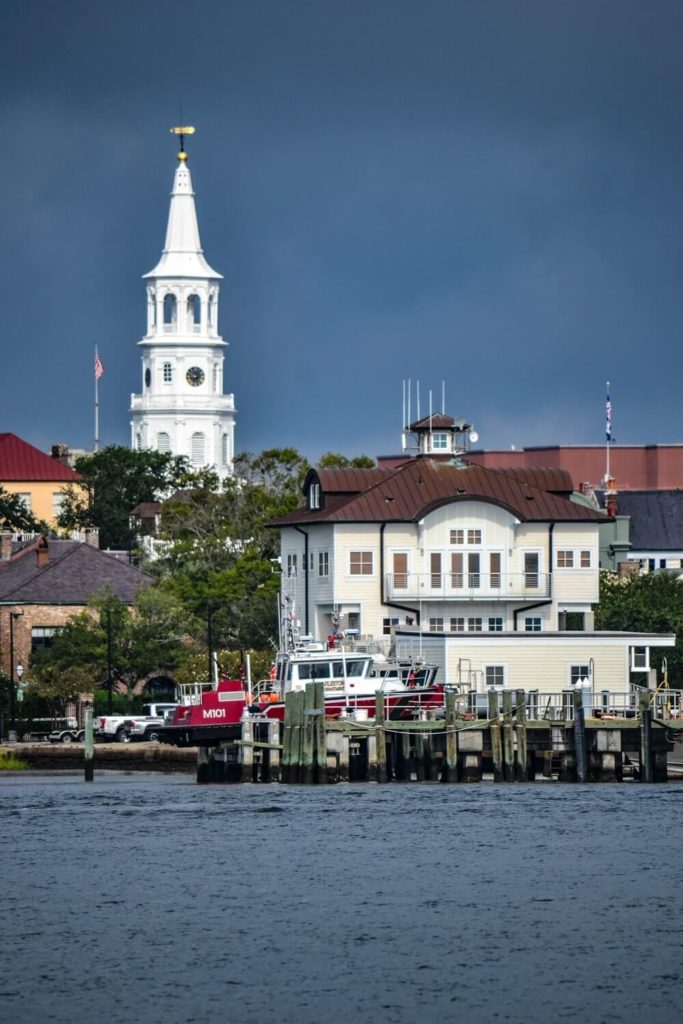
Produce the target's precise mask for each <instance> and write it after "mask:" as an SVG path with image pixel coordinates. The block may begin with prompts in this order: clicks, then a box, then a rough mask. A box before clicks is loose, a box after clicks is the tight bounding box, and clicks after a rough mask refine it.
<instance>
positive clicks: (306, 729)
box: [299, 683, 316, 786]
mask: <svg viewBox="0 0 683 1024" xmlns="http://www.w3.org/2000/svg"><path fill="white" fill-rule="evenodd" d="M315 712H316V707H315V683H306V690H305V692H304V717H303V722H302V728H301V760H300V762H299V766H300V767H299V782H302V783H304V785H306V786H310V785H311V783H312V782H313V738H314V735H315V717H316V715H315Z"/></svg>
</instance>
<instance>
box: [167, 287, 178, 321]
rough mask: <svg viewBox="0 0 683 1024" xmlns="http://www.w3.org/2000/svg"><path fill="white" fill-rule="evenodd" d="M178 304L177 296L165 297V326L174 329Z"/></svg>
mask: <svg viewBox="0 0 683 1024" xmlns="http://www.w3.org/2000/svg"><path fill="white" fill-rule="evenodd" d="M176 311H177V303H176V297H175V295H170V294H169V295H164V326H165V327H173V326H175V322H176Z"/></svg>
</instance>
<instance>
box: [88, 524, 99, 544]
mask: <svg viewBox="0 0 683 1024" xmlns="http://www.w3.org/2000/svg"><path fill="white" fill-rule="evenodd" d="M85 543H86V544H89V545H90V547H91V548H98V549H99V546H100V531H99V530H98V528H97V527H96V526H95V527H89V528H88V529H86V531H85Z"/></svg>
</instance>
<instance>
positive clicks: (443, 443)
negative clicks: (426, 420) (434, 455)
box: [430, 430, 450, 452]
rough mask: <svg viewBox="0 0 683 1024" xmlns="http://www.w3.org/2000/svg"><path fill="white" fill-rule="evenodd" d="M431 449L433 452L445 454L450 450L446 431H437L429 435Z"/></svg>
mask: <svg viewBox="0 0 683 1024" xmlns="http://www.w3.org/2000/svg"><path fill="white" fill-rule="evenodd" d="M430 447H431V449H432V451H433V452H447V451H448V450H449V448H450V445H449V443H448V431H446V430H437V431H434V432H433V433H432V434H431V446H430Z"/></svg>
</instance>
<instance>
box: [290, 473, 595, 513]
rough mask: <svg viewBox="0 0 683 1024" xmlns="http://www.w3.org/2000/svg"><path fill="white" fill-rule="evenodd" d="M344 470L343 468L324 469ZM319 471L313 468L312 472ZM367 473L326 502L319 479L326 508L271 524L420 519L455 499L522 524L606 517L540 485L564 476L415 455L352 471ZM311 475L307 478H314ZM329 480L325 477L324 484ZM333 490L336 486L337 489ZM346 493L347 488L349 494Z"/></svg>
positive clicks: (559, 482) (558, 483)
mask: <svg viewBox="0 0 683 1024" xmlns="http://www.w3.org/2000/svg"><path fill="white" fill-rule="evenodd" d="M324 472H325V473H326V474H327V473H343V472H345V471H344V470H325V471H324ZM313 473H315V471H313ZM354 473H356V474H360V473H368V474H370V476H369V477H368V480H367V486H366V487H365V488H364V489H363V490H362V491H361V490H359V491H357V492H356V493H355V494H349V496H348V497H347V498H346V500H339V498H340V495H339V491H340V490H341V480H339V481H336V487H337V493H336V494H334V499H333V500H332V501H329V502H328V501H325V496H326V494H327V493H328V492H327V490H326V488H325V486H324V485H323V477H322V476H321V477H320V482H321V488H320V489H321V504H322V506H323V507H322V508H320V509H315V510H309V509H307V508H300V509H297V510H296V511H295V512H290V513H289V515H287V516H284V517H283V518H281V519H278V520H277V521H276V523H274V524H273V525H278V526H286V525H288V524H292V523H301V524H304V523H311V522H416V521H417V520H419V519H422V518H423V517H424V516H425V515H427V514H428V513H429V512H431V511H432V510H433V509H435V508H438V507H439V506H440V505H446V504H449V503H451V502H455V501H488V502H491V503H492V504H494V505H499V506H501V507H502V508H506V509H507V510H508V511H509V512H511V513H512V514H513V515H514V516H516V517H517V518H518V519H519V520H520V521H522V522H553V521H558V522H596V521H600V520H604V519H605V516H604V514H603V513H601V512H598V511H597V510H596V509H593V508H588V507H586V506H584V505H579V504H576V503H575V502H573V501H570V500H569V499H568V498H567V497H564V496H563V495H562V494H557V493H552V492H551V491H550V490H545V489H544V488H543V487H540V486H538V484H539V481H542V482H544V483H546V484H551V485H553V486H554V487H560V486H561V488H562V491H564V490H565V485H566V480H565V479H564V476H562V477H561V478H560V476H559V475H556V474H554V473H548V474H522V473H517V472H515V473H508V472H506V471H505V470H495V469H483V468H482V467H481V466H463V465H454V464H453V463H452V462H443V461H439V460H436V459H426V458H425V459H421V458H419V459H411V461H410V462H407V463H404V464H403V465H402V466H399V467H397V468H396V469H394V470H388V471H383V473H382V479H380V480H377V474H378V471H377V470H354ZM311 476H312V474H309V477H308V478H307V480H310V478H311ZM327 480H328V478H327V477H325V482H327ZM333 493H334V488H333ZM347 493H348V492H347Z"/></svg>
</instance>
